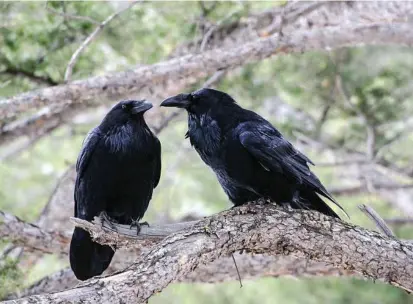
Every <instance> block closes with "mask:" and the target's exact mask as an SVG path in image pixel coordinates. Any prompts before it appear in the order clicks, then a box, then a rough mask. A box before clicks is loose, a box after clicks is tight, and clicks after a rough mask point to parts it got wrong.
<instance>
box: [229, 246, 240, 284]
mask: <svg viewBox="0 0 413 304" xmlns="http://www.w3.org/2000/svg"><path fill="white" fill-rule="evenodd" d="M231 256H232V260H233V261H234V265H235V269H236V271H237V274H238V280H239V288H242V281H241V275H240V273H239V270H238V265H237V262H236V261H235V257H234V254H233V253H232V254H231Z"/></svg>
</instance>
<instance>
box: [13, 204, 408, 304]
mask: <svg viewBox="0 0 413 304" xmlns="http://www.w3.org/2000/svg"><path fill="white" fill-rule="evenodd" d="M188 244H191V246H188ZM240 250H245V251H249V252H254V253H261V254H264V253H265V254H267V255H273V256H276V255H280V254H283V255H293V256H296V257H300V258H308V259H310V260H313V261H320V262H324V263H331V264H332V265H334V266H336V267H338V268H340V269H349V270H355V271H357V272H358V273H360V274H363V276H365V277H367V278H372V279H378V280H381V281H384V282H387V283H389V284H391V285H394V286H398V287H401V288H403V289H406V290H408V291H411V290H413V282H412V280H411V277H412V276H413V267H412V265H413V245H412V244H410V243H408V242H403V241H398V240H395V239H390V238H387V237H385V236H383V235H381V234H378V233H376V232H373V231H369V230H366V229H363V228H361V227H357V226H353V225H351V224H347V223H344V222H341V221H339V220H336V219H333V218H330V217H326V216H324V215H322V214H320V213H317V212H311V211H301V210H300V211H297V210H295V211H290V210H289V211H287V210H283V209H280V208H277V207H275V206H274V205H271V204H265V205H262V204H248V205H244V206H242V207H239V208H234V209H231V210H229V211H224V212H222V213H220V214H217V215H214V216H212V217H209V218H207V219H205V220H203V221H200V222H199V223H198V224H195V225H194V226H193V227H191V228H189V229H185V230H183V231H182V232H179V233H177V234H173V235H171V236H169V237H167V238H165V239H164V240H163V241H161V242H160V243H159V244H157V245H156V246H155V247H153V249H152V250H150V252H148V253H145V254H143V255H142V256H141V259H139V260H138V261H137V262H136V263H134V264H133V265H131V266H130V267H128V269H125V271H123V272H120V273H117V274H114V275H112V276H108V277H102V278H95V279H92V280H90V281H88V282H85V283H84V284H82V285H80V286H78V287H76V288H75V289H70V290H66V291H63V292H58V293H53V294H43V295H38V296H32V297H29V298H23V299H18V300H15V302H14V303H27V302H30V303H40V302H47V303H58V302H59V303H60V302H62V301H72V302H79V301H82V302H83V303H96V302H99V303H109V302H110V303H120V302H123V303H144V302H146V301H147V300H148V299H149V298H150V297H151V296H152V295H153V294H155V293H156V292H159V291H161V290H162V289H163V288H165V287H166V286H167V285H168V284H170V283H171V282H173V281H177V280H178V279H179V278H182V277H185V276H187V275H189V274H190V273H191V272H193V271H194V270H195V269H196V268H197V267H198V266H200V265H201V264H206V263H210V262H213V261H215V260H217V259H218V258H219V257H220V256H228V255H229V254H231V253H234V252H237V251H240Z"/></svg>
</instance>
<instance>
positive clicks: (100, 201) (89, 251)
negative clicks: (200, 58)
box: [70, 100, 161, 280]
mask: <svg viewBox="0 0 413 304" xmlns="http://www.w3.org/2000/svg"><path fill="white" fill-rule="evenodd" d="M150 108H152V104H151V103H147V102H144V101H135V100H125V101H120V102H119V103H118V104H116V105H115V106H114V107H113V108H112V109H111V110H110V111H109V112H108V113H107V114H106V116H105V117H104V119H103V120H102V122H101V124H100V125H99V126H97V127H96V128H94V129H93V130H91V131H90V132H89V134H88V135H87V137H86V138H85V140H84V143H83V147H82V149H81V152H80V155H79V157H78V159H77V163H76V171H77V177H76V184H75V192H74V199H75V217H77V218H81V219H84V220H87V221H91V220H93V218H94V217H95V216H98V215H100V214H101V213H102V212H104V213H106V214H107V215H108V216H110V217H111V218H112V219H114V220H115V221H117V222H118V223H120V224H127V225H129V224H131V225H135V226H137V230H138V232H139V229H140V228H139V223H138V221H139V220H140V219H141V218H142V217H143V215H144V214H145V211H146V209H147V208H148V205H149V201H150V200H151V198H152V192H153V189H154V188H155V187H156V186H157V185H158V182H159V179H160V174H161V144H160V142H159V140H158V139H157V137H156V136H155V135H154V134H153V133H152V132H151V130H150V129H149V127H148V126H147V124H146V122H145V119H144V117H143V114H144V113H145V112H146V111H147V110H149V109H150ZM114 254H115V251H114V250H113V249H112V248H111V247H110V246H107V245H100V244H98V243H95V242H93V241H92V239H91V237H90V235H89V233H88V232H86V231H85V230H83V229H81V228H75V230H74V232H73V236H72V241H71V243H70V266H71V268H72V270H73V272H74V274H75V275H76V277H77V278H78V279H79V280H87V279H89V278H91V277H93V276H96V275H100V274H101V273H102V272H103V271H104V270H105V269H106V268H107V267H108V266H109V264H110V261H111V260H112V257H113V255H114Z"/></svg>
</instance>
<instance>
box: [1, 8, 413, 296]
mask: <svg viewBox="0 0 413 304" xmlns="http://www.w3.org/2000/svg"><path fill="white" fill-rule="evenodd" d="M281 4H282V3H275V2H246V3H245V2H221V3H218V4H217V5H216V6H215V7H214V9H213V10H212V11H211V12H210V13H208V14H207V16H205V17H204V18H205V19H206V20H207V21H208V22H210V23H212V24H213V23H214V22H215V23H216V22H219V20H222V19H223V18H224V17H225V16H226V15H227V14H228V11H232V10H236V12H237V13H236V14H234V15H233V16H232V17H231V18H229V19H228V20H226V21H225V22H227V23H231V22H235V21H236V20H239V19H240V18H242V17H244V16H247V15H248V14H250V13H251V12H254V11H262V10H264V9H268V8H270V7H273V6H276V5H281ZM47 5H48V7H49V8H50V9H46V2H0V97H8V96H13V95H15V94H18V93H21V92H25V91H28V90H33V89H36V88H41V87H45V86H49V85H53V84H58V83H62V82H63V76H64V72H65V69H66V65H67V62H68V61H69V59H70V57H71V55H72V54H73V52H74V51H75V50H76V48H77V47H78V46H79V44H80V43H81V42H82V41H83V40H84V39H85V38H86V37H87V36H88V35H89V34H90V33H91V31H93V30H94V28H95V27H96V25H95V24H93V23H92V22H90V21H87V20H77V19H67V18H63V17H62V16H59V15H58V14H56V13H53V12H52V10H57V11H59V12H65V13H69V14H73V15H82V16H88V17H91V18H93V19H94V20H98V21H102V20H104V19H105V18H106V17H107V16H108V15H110V14H111V13H113V12H115V11H116V10H117V8H118V7H117V6H118V5H117V4H116V3H113V2H61V1H60V2H50V3H48V4H47ZM208 5H211V4H207V6H208ZM202 13H203V10H202V5H200V4H199V3H198V2H185V3H180V2H149V3H145V4H142V5H136V6H135V7H134V8H133V9H131V10H129V11H127V12H125V13H124V15H122V17H119V18H117V19H116V20H114V21H113V22H112V23H111V24H110V25H109V26H108V27H107V28H105V30H104V31H102V32H101V33H100V35H99V36H98V37H97V39H96V40H95V41H94V42H93V43H92V44H91V45H90V46H89V47H88V48H87V49H86V51H85V52H84V53H83V54H82V55H81V56H80V58H79V60H78V62H77V64H76V66H75V68H74V71H73V79H80V78H87V77H90V76H92V75H99V74H102V73H106V72H110V71H121V70H125V69H127V68H128V67H130V66H134V65H137V64H142V65H145V64H152V63H156V62H158V61H162V60H164V59H165V58H167V57H168V55H169V54H171V52H173V50H174V49H176V48H177V47H178V46H179V45H181V44H182V43H184V42H188V41H191V39H194V38H195V37H198V36H199V35H200V33H199V31H200V29H199V26H197V23H196V20H197V18H199V16H201V15H202ZM412 75H413V51H412V50H411V49H409V48H402V47H365V48H354V49H342V50H336V51H332V52H329V53H327V52H323V53H318V52H313V53H305V54H298V55H285V56H280V57H274V58H271V59H267V60H265V61H262V62H260V63H256V64H250V65H247V66H244V67H242V68H238V69H236V70H233V71H230V72H228V73H227V74H226V76H225V78H224V79H223V80H222V81H221V82H220V83H219V84H218V86H217V87H218V89H220V90H223V91H226V92H228V93H229V94H230V95H232V96H233V97H234V98H235V99H236V100H237V101H238V102H239V103H240V104H241V105H242V106H244V107H246V108H249V109H252V110H255V111H257V112H258V113H260V114H261V115H263V116H264V117H265V118H267V119H268V120H270V121H271V122H272V123H274V125H275V126H276V127H277V128H279V129H280V130H281V131H282V133H283V134H285V136H286V137H287V138H289V139H290V140H291V141H292V142H294V143H297V144H298V146H299V147H300V149H301V150H302V151H303V152H305V153H306V154H307V155H308V156H309V157H310V158H311V159H312V160H313V161H314V162H315V163H316V164H317V163H328V162H333V161H334V160H336V158H334V157H333V156H332V154H331V153H332V152H331V151H329V152H326V151H324V150H323V149H316V148H315V147H314V146H312V145H303V144H301V145H299V144H300V142H299V141H298V139H299V138H300V136H301V137H302V136H305V137H310V138H313V139H315V140H319V141H321V142H325V143H327V144H328V145H329V146H333V147H335V150H336V151H338V152H337V153H338V154H337V155H340V152H343V153H344V152H348V151H353V152H354V151H357V152H360V153H364V154H365V151H367V148H366V136H367V135H366V134H367V132H366V121H367V123H368V124H369V127H372V128H373V129H374V132H375V139H376V140H375V145H374V155H375V157H376V159H377V160H380V161H381V163H385V162H386V163H391V164H394V165H395V166H397V168H408V167H411V164H412V160H413V156H412V152H411V147H412V144H413V137H412V134H411V132H409V131H408V130H409V128H411V121H410V117H412V114H413V103H412V92H413V86H412V79H413V78H412ZM338 77H339V79H340V81H341V83H342V87H343V89H342V91H338V90H337V85H336V84H337V79H338ZM195 87H196V86H195ZM189 89H190V88H188V90H189ZM148 99H149V100H151V96H148ZM158 101H159V100H158ZM349 102H350V103H349ZM360 113H362V114H363V115H364V116H365V117H366V118H367V119H366V121H364V120H363V119H360V115H361V114H360ZM99 119H100V118H99ZM99 119H94V120H92V121H88V122H87V123H76V124H70V125H66V126H63V127H61V128H58V129H57V130H55V131H53V132H52V133H51V134H50V135H49V136H47V137H45V138H42V139H41V140H39V141H38V142H36V144H35V145H33V146H31V147H29V148H28V149H26V150H24V151H21V152H19V153H16V154H15V155H11V156H8V157H7V159H6V158H3V159H2V160H1V163H0V181H1V183H0V210H3V211H5V212H9V213H13V214H15V215H17V216H19V217H20V218H22V219H24V220H26V221H32V222H34V221H36V219H37V218H38V216H39V214H40V212H41V210H42V208H43V207H44V206H45V204H46V202H47V200H48V198H49V196H50V193H51V192H52V190H53V188H54V186H55V183H56V181H57V179H58V178H59V176H61V175H62V174H63V173H64V172H65V170H66V169H67V167H68V165H69V164H73V163H74V162H75V161H76V157H77V154H78V152H79V149H80V146H81V143H82V140H83V138H84V136H85V134H86V132H87V131H88V130H89V129H90V128H91V127H93V126H95V125H96V124H97V123H99ZM185 132H186V117H185V115H183V116H181V117H180V118H179V119H178V120H176V121H173V122H171V123H170V125H169V126H168V127H167V128H166V129H165V130H163V131H162V133H161V134H160V135H159V138H160V140H161V142H162V153H163V154H162V159H163V170H162V178H161V183H160V185H159V186H158V188H157V189H156V192H155V195H154V198H153V201H152V202H151V205H150V207H149V210H148V212H147V214H146V215H145V219H146V220H147V221H149V222H154V221H157V220H160V219H161V218H162V217H161V215H166V216H168V217H169V218H172V219H176V220H178V219H180V218H182V217H183V216H185V215H187V214H195V215H198V216H205V215H209V214H213V213H216V212H219V211H221V210H224V209H226V208H228V207H229V206H230V203H229V202H228V200H227V198H226V196H225V195H224V192H223V191H222V190H221V188H220V187H219V185H218V182H217V180H216V178H215V176H214V175H213V173H212V172H211V171H210V170H209V169H208V168H207V167H206V166H205V165H204V164H203V163H202V161H201V160H200V158H199V157H198V155H197V154H196V152H195V151H193V150H192V149H191V148H190V146H189V144H188V142H187V141H186V140H184V134H185ZM399 133H400V136H398V137H397V138H394V137H395V135H398V134H399ZM8 148H9V147H7V146H2V147H0V155H1V152H4V153H5V151H6V150H7V149H8ZM6 152H7V151H6ZM314 171H315V172H316V173H317V174H318V176H319V177H320V179H321V180H322V182H323V183H324V184H325V186H326V187H327V189H330V188H337V187H340V186H343V185H345V184H346V183H347V184H353V183H359V181H360V177H357V176H353V175H352V172H353V171H354V170H353V169H352V168H351V166H319V167H314ZM356 171H357V170H356ZM399 171H400V170H399ZM356 175H357V174H356ZM411 176H412V174H411V172H407V171H406V172H403V174H401V175H398V177H397V179H395V181H397V182H409V181H411ZM406 191H407V190H406ZM336 198H337V200H338V201H339V202H340V203H341V204H342V206H344V208H345V209H346V210H347V212H348V213H349V214H350V216H351V220H350V221H351V222H353V223H356V224H359V225H361V226H363V227H367V228H371V229H374V224H372V223H371V222H370V221H369V220H368V219H367V218H366V217H365V216H364V215H363V214H362V213H361V212H360V211H358V208H357V206H358V205H359V204H362V203H366V204H369V205H371V206H373V207H374V208H375V210H377V211H378V212H379V214H381V215H382V216H383V217H384V218H392V217H402V216H403V215H404V211H403V210H401V209H399V208H397V207H396V206H395V205H394V203H392V202H391V201H389V200H387V199H386V198H384V197H383V196H380V195H378V194H377V193H375V192H374V191H373V192H369V191H367V190H366V191H362V193H358V194H356V195H340V196H337V197H336ZM68 208H72V206H68ZM394 230H395V232H396V234H397V235H398V236H399V237H401V238H413V230H412V229H411V227H409V226H408V225H406V226H398V227H394ZM2 246H6V244H5V243H4V244H2ZM67 265H68V263H67V261H60V260H58V258H57V257H53V256H47V257H45V259H42V260H41V261H40V262H39V263H38V264H36V265H33V266H32V267H30V268H29V269H21V267H19V266H18V265H16V264H15V262H14V260H8V261H7V263H3V264H2V266H1V267H0V297H1V296H4V295H6V294H8V293H10V292H13V291H15V290H16V289H18V288H23V287H24V286H28V285H29V284H30V283H32V282H34V281H35V280H37V279H39V278H41V277H43V276H45V275H47V274H50V273H52V272H54V271H56V270H58V269H60V268H62V267H65V266H67ZM241 275H242V274H241ZM234 280H235V278H234ZM194 302H197V303H211V302H212V303H240V304H247V303H286V304H290V303H291V304H294V303H343V304H344V303H371V304H376V303H377V304H378V303H383V304H384V303H413V298H412V297H411V296H409V295H407V293H406V292H404V291H402V290H400V289H397V288H394V287H391V286H388V285H385V284H381V283H374V282H372V281H362V280H356V279H351V278H305V279H292V278H265V279H260V280H256V281H247V282H244V287H243V288H242V289H240V288H239V283H238V282H236V281H234V282H232V283H222V284H214V285H212V284H190V285H189V284H173V285H170V286H169V287H168V288H167V289H166V290H164V291H163V292H162V293H160V294H158V295H156V296H154V297H153V298H151V300H150V301H149V303H153V304H154V303H194Z"/></svg>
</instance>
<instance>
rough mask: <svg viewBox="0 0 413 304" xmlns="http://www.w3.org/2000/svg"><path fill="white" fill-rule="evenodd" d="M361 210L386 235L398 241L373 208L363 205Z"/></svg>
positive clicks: (360, 207)
mask: <svg viewBox="0 0 413 304" xmlns="http://www.w3.org/2000/svg"><path fill="white" fill-rule="evenodd" d="M359 209H360V210H361V211H362V212H363V213H364V214H365V215H367V216H368V217H369V218H370V219H371V220H372V221H373V222H374V223H375V224H376V226H377V228H379V230H380V231H381V232H382V233H383V234H384V235H386V236H388V237H391V238H395V239H396V235H395V234H394V233H393V231H392V230H391V229H390V227H389V226H387V225H386V222H385V221H384V220H383V219H382V218H381V217H380V215H379V214H378V213H377V212H376V211H374V209H373V208H372V207H369V206H367V205H364V204H363V205H360V206H359Z"/></svg>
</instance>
